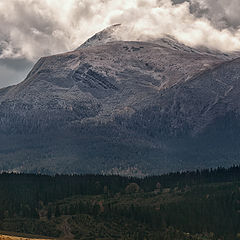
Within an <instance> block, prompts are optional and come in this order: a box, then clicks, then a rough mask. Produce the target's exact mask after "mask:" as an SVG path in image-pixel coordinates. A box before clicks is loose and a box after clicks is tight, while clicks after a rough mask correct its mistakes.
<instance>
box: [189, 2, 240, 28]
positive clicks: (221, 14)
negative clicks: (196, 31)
mask: <svg viewBox="0 0 240 240" xmlns="http://www.w3.org/2000/svg"><path fill="white" fill-rule="evenodd" d="M191 8H192V10H193V12H194V13H195V14H196V15H197V16H201V17H205V18H207V19H209V20H210V21H211V23H212V24H213V25H214V26H216V27H217V28H220V29H224V28H229V29H231V28H232V29H239V27H240V15H239V12H240V4H239V0H231V1H229V0H218V1H212V0H191Z"/></svg>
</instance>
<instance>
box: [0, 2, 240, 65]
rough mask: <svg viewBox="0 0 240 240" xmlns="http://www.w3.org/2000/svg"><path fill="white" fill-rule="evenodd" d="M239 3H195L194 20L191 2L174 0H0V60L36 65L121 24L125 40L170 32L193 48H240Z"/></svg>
mask: <svg viewBox="0 0 240 240" xmlns="http://www.w3.org/2000/svg"><path fill="white" fill-rule="evenodd" d="M238 1H239V0H232V1H231V2H232V3H230V4H229V1H227V0H219V1H210V0H192V1H191V4H192V6H193V5H195V6H196V4H197V5H198V7H199V9H197V11H198V10H199V15H200V16H201V17H196V15H194V14H192V13H191V12H190V10H189V4H190V3H188V2H184V3H182V4H177V5H173V4H172V2H171V1H170V0H122V1H116V0H68V1H66V0H1V2H0V22H1V25H0V48H1V49H2V51H0V58H2V59H3V58H26V59H29V60H32V61H35V60H36V59H37V58H39V57H40V56H42V55H49V54H54V53H58V52H64V51H68V50H72V49H75V48H77V47H78V46H79V45H80V44H81V43H82V42H83V41H85V40H86V39H87V38H88V37H90V36H91V35H93V34H94V33H95V32H98V31H100V30H102V29H104V28H105V27H107V26H109V25H112V24H115V23H122V24H123V27H122V28H121V30H119V31H118V34H119V38H121V39H123V40H136V39H145V38H148V37H161V36H163V35H164V34H169V35H172V36H174V37H175V38H177V39H178V40H179V41H182V42H184V43H185V44H187V45H191V46H196V45H204V46H207V47H210V48H215V49H219V50H222V51H233V50H239V49H240V30H239V29H238V28H237V26H238V24H239V23H240V17H239V14H238V13H239V10H240V9H239V8H240V7H239V4H237V2H238ZM213 2H215V3H216V4H215V5H213ZM233 3H235V4H233ZM214 6H217V9H218V10H216V9H214ZM200 11H202V12H201V14H200ZM216 11H217V12H216ZM217 13H219V15H216V14H217ZM211 14H212V15H214V16H213V17H211ZM224 19H227V24H225V25H224V24H222V26H221V29H219V28H218V26H217V25H216V24H215V22H218V21H220V20H221V21H222V22H223V21H224ZM231 24H232V25H231ZM232 26H233V27H232Z"/></svg>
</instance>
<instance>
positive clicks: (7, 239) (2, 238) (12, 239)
mask: <svg viewBox="0 0 240 240" xmlns="http://www.w3.org/2000/svg"><path fill="white" fill-rule="evenodd" d="M32 239H34V240H48V239H43V238H25V237H16V236H9V235H0V240H32Z"/></svg>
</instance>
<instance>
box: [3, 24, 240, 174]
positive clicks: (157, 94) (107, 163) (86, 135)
mask: <svg viewBox="0 0 240 240" xmlns="http://www.w3.org/2000/svg"><path fill="white" fill-rule="evenodd" d="M115 27H119V25H117V26H115ZM111 31H112V30H111V28H110V35H111ZM99 35H100V36H103V37H104V36H105V35H107V39H105V40H103V43H102V42H101V38H98V37H96V36H95V37H93V45H91V42H92V40H91V39H92V38H90V39H89V40H88V41H87V44H85V43H84V44H85V45H84V44H83V45H82V46H84V47H80V48H78V49H77V50H74V51H71V52H68V53H63V54H57V55H53V56H48V57H43V58H41V59H40V60H39V61H38V62H37V63H36V65H35V66H34V67H33V69H32V70H31V71H30V73H29V74H28V76H27V77H26V79H25V80H24V81H23V82H21V83H20V84H18V85H15V86H12V87H8V88H5V89H1V90H0V140H1V141H3V144H1V146H0V169H2V170H3V171H20V172H21V171H24V172H47V173H49V172H50V173H56V172H58V173H88V172H90V173H98V172H103V173H119V172H121V174H124V172H128V173H129V172H130V173H129V174H131V171H132V174H134V175H147V174H159V173H164V172H169V171H178V170H189V169H190V170H191V169H196V168H206V167H216V166H219V165H223V166H229V165H232V164H235V163H238V158H237V156H238V150H237V149H238V144H237V142H238V135H237V132H238V129H240V127H239V125H238V123H237V122H238V121H237V119H238V118H239V117H238V116H239V114H240V106H239V104H238V101H237V96H238V93H239V91H240V86H239V84H238V82H239V80H240V79H239V74H240V64H239V63H240V58H236V57H235V56H236V55H234V54H233V55H231V54H230V55H225V54H222V53H213V52H211V51H210V53H207V52H206V51H205V50H204V51H201V50H199V49H192V48H189V47H186V46H184V45H182V44H179V43H177V42H174V40H173V39H166V38H164V39H161V40H157V42H152V41H150V42H141V41H111V40H112V39H111V37H109V36H110V35H109V29H107V30H105V32H104V31H103V33H101V32H100V33H98V35H97V36H99ZM96 39H97V45H95V42H94V41H95V40H96ZM109 40H110V42H109ZM233 58H234V59H233ZM221 119H222V120H221ZM226 121H227V122H226ZM233 126H234V130H236V133H234V132H233ZM219 128H220V129H221V131H220V130H219ZM210 133H211V134H212V135H211V134H210ZM209 134H210V135H211V136H210V137H209ZM219 134H220V135H221V134H222V137H221V138H219V136H218V135H219ZM225 135H226V136H230V139H232V140H231V141H236V143H235V144H232V146H231V144H226V142H225V139H224V138H225ZM214 137H216V139H215V140H214V141H213V142H211V143H210V145H209V146H207V145H206V143H207V142H209V139H214ZM220 146H223V147H222V150H221V147H220ZM187 149H189V150H187ZM223 150H224V151H225V152H223Z"/></svg>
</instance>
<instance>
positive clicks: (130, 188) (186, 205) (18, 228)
mask: <svg viewBox="0 0 240 240" xmlns="http://www.w3.org/2000/svg"><path fill="white" fill-rule="evenodd" d="M1 231H2V232H4V231H7V232H14V233H27V234H36V235H42V236H48V237H54V238H59V239H60V238H62V239H126V240H127V239H129V240H130V239H136V240H144V239H149V240H151V239H153V240H154V239H159V240H188V239H189V240H190V239H192V240H204V239H205V240H210V239H211V240H236V239H240V166H233V167H231V168H229V169H225V168H217V169H205V170H201V171H200V170H197V171H192V172H177V173H169V174H165V175H161V176H148V177H145V178H133V177H121V176H116V175H111V176H107V175H106V176H105V175H71V176H70V175H55V176H48V175H36V174H16V173H2V174H0V233H1Z"/></svg>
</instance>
